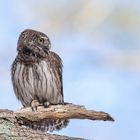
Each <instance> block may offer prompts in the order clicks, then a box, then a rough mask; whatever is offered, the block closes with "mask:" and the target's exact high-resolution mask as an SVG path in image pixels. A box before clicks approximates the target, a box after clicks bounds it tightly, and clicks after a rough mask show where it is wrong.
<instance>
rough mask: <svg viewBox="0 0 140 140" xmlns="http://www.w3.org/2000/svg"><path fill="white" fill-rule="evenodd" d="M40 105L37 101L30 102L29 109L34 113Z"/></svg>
mask: <svg viewBox="0 0 140 140" xmlns="http://www.w3.org/2000/svg"><path fill="white" fill-rule="evenodd" d="M39 105H40V103H39V102H38V101H37V100H32V102H31V109H32V111H34V112H36V111H37V107H38V106H39Z"/></svg>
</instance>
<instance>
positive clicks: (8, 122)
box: [0, 104, 114, 140]
mask: <svg viewBox="0 0 140 140" xmlns="http://www.w3.org/2000/svg"><path fill="white" fill-rule="evenodd" d="M49 119H56V120H57V119H89V120H103V121H114V119H113V118H112V117H111V116H110V115H109V114H108V113H105V112H102V111H95V110H87V109H86V108H85V107H84V106H80V105H74V104H65V105H53V106H50V107H49V108H44V107H42V106H40V107H39V108H38V111H37V112H33V111H32V110H31V108H23V109H21V110H19V111H10V110H7V109H5V110H2V109H1V110H0V140H27V139H28V140H84V139H83V138H73V137H68V136H60V135H55V134H49V133H43V132H40V131H35V130H32V129H31V128H27V127H25V126H28V125H30V124H39V123H41V122H43V121H46V120H47V121H48V120H49Z"/></svg>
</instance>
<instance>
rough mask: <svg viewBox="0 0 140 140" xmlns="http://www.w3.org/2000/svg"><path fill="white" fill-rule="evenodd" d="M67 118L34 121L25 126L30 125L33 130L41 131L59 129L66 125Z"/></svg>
mask: <svg viewBox="0 0 140 140" xmlns="http://www.w3.org/2000/svg"><path fill="white" fill-rule="evenodd" d="M68 123H69V120H60V119H57V120H50V119H49V120H43V121H41V122H34V123H32V124H29V123H28V124H26V126H27V127H30V128H32V129H34V130H39V131H42V132H48V131H50V132H53V131H55V130H56V131H57V130H61V129H63V128H66V127H67V126H68Z"/></svg>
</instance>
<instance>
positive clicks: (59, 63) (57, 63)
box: [49, 51, 63, 97]
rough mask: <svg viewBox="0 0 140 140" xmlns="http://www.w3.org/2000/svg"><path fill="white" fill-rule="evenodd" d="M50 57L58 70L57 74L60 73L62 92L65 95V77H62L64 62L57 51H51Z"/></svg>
mask: <svg viewBox="0 0 140 140" xmlns="http://www.w3.org/2000/svg"><path fill="white" fill-rule="evenodd" d="M49 53H50V58H51V63H52V65H53V67H54V69H55V70H56V72H57V74H58V78H59V80H60V83H61V94H62V97H63V77H62V70H63V69H62V68H63V64H62V60H61V58H60V57H59V55H57V54H56V53H54V52H52V51H50V52H49Z"/></svg>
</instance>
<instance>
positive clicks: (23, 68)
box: [13, 60, 63, 106]
mask: <svg viewBox="0 0 140 140" xmlns="http://www.w3.org/2000/svg"><path fill="white" fill-rule="evenodd" d="M13 81H14V83H13V84H14V90H15V93H16V96H17V98H18V99H19V100H20V101H21V103H22V104H23V106H30V103H31V102H32V100H34V99H37V100H38V101H39V102H40V103H41V104H43V103H44V102H46V101H48V102H49V103H50V104H59V103H62V102H63V97H62V94H61V81H60V80H59V79H57V72H56V71H55V70H53V69H52V68H51V67H50V63H49V62H47V61H45V60H43V61H40V62H39V63H35V64H33V65H25V64H21V63H19V62H17V64H16V68H15V72H14V74H13Z"/></svg>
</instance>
